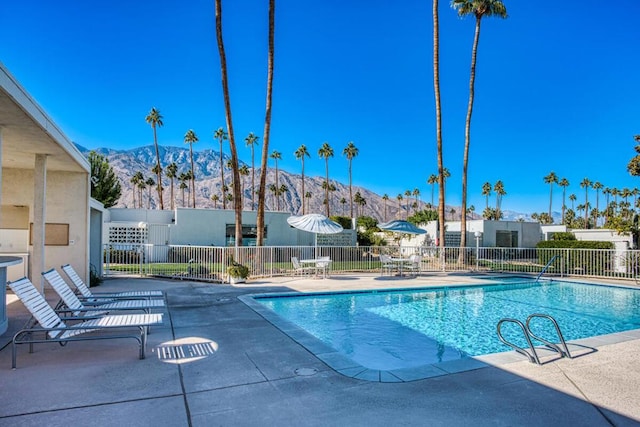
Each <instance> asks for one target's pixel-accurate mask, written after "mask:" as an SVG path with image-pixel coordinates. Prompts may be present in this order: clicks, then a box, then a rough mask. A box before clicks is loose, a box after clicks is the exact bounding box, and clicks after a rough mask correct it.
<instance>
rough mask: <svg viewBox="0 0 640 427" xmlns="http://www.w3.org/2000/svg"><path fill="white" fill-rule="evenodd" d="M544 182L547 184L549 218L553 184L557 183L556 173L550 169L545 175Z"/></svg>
mask: <svg viewBox="0 0 640 427" xmlns="http://www.w3.org/2000/svg"><path fill="white" fill-rule="evenodd" d="M543 179H544V183H545V184H549V218H551V203H552V202H553V184H557V183H558V175H556V173H555V172H554V171H551V172H550V173H549V175H547V176H545V177H544V178H543Z"/></svg>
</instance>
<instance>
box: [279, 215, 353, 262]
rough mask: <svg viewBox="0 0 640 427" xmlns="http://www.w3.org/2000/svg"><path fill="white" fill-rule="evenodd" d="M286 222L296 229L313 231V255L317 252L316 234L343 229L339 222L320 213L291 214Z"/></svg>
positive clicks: (337, 231)
mask: <svg viewBox="0 0 640 427" xmlns="http://www.w3.org/2000/svg"><path fill="white" fill-rule="evenodd" d="M287 222H288V223H289V225H290V226H292V227H295V228H297V229H298V230H303V231H308V232H310V233H314V235H315V236H314V241H315V255H317V253H318V234H336V233H340V232H341V231H342V230H343V228H342V226H341V225H340V224H338V223H337V222H335V221H331V220H330V219H329V218H327V217H326V216H324V215H320V214H307V215H293V216H290V217H289V218H287ZM315 255H314V256H315Z"/></svg>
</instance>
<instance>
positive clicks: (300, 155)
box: [293, 144, 310, 215]
mask: <svg viewBox="0 0 640 427" xmlns="http://www.w3.org/2000/svg"><path fill="white" fill-rule="evenodd" d="M293 154H294V155H295V156H296V159H298V160H300V161H301V162H302V192H301V193H300V194H303V195H304V158H305V156H306V157H310V155H309V150H307V146H306V145H304V144H302V145H300V147H298V149H297V150H296V151H295V152H294V153H293ZM304 214H305V204H304V197H303V198H302V215H304Z"/></svg>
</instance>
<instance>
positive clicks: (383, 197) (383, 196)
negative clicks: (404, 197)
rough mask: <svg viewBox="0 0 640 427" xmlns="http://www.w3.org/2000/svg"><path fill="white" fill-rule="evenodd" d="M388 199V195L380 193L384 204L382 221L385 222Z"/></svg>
mask: <svg viewBox="0 0 640 427" xmlns="http://www.w3.org/2000/svg"><path fill="white" fill-rule="evenodd" d="M388 201H389V195H388V194H387V193H384V194H383V195H382V202H383V204H384V221H385V222H387V202H388Z"/></svg>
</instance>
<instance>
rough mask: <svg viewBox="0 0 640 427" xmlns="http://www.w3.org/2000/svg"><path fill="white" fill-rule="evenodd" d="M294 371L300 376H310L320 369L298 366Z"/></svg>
mask: <svg viewBox="0 0 640 427" xmlns="http://www.w3.org/2000/svg"><path fill="white" fill-rule="evenodd" d="M293 372H294V373H295V374H296V375H298V376H300V377H310V376H311V375H315V374H317V373H318V370H317V369H315V368H298V369H296V370H295V371H293Z"/></svg>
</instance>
